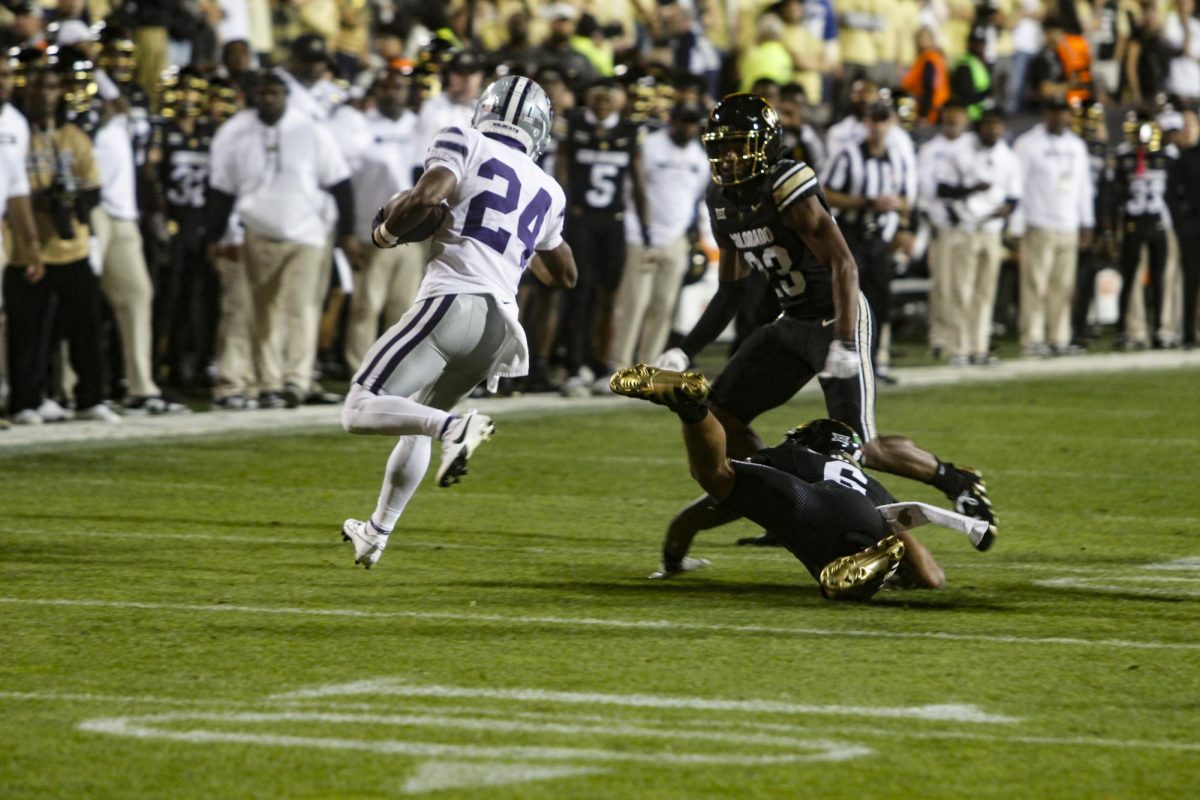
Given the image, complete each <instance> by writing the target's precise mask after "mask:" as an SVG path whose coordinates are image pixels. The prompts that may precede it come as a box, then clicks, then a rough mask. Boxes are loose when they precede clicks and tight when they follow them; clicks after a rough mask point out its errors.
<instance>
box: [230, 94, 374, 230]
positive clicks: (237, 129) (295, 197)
mask: <svg viewBox="0 0 1200 800" xmlns="http://www.w3.org/2000/svg"><path fill="white" fill-rule="evenodd" d="M349 177H350V168H349V167H348V166H347V165H346V160H345V159H344V158H343V157H342V154H341V151H340V150H339V149H338V146H337V143H336V142H335V141H334V139H333V136H332V135H331V134H330V133H329V131H327V130H325V128H324V127H323V126H321V125H314V124H313V123H312V120H311V118H309V117H308V116H307V115H305V114H303V113H301V112H298V111H295V110H293V109H290V108H289V109H288V110H287V111H286V112H285V113H284V115H283V117H282V118H281V119H280V120H279V121H278V122H277V123H276V124H275V125H270V126H268V125H265V124H263V122H262V121H261V120H260V119H259V118H258V116H257V114H253V113H252V112H251V114H250V115H248V116H242V115H240V114H239V115H238V116H236V117H234V118H233V119H231V120H229V121H228V122H226V123H225V124H224V125H222V126H221V127H220V128H219V129H217V133H216V136H214V137H213V143H212V150H211V161H210V164H209V179H208V180H209V183H210V184H211V185H212V186H213V188H215V189H218V190H219V191H222V192H225V193H226V194H231V195H233V196H234V197H235V198H236V202H235V204H234V210H235V211H236V212H237V214H238V216H239V217H240V218H241V220H242V224H243V225H244V226H245V227H246V229H247V230H249V231H252V232H254V233H257V234H259V235H261V236H266V237H269V238H272V239H281V240H286V241H290V242H298V243H300V244H305V245H309V246H311V247H324V246H325V243H326V240H327V235H328V225H327V224H326V223H325V222H324V221H323V219H322V216H321V214H322V210H323V208H324V205H325V197H326V192H325V189H327V188H329V187H332V186H334V185H336V184H338V183H341V182H342V181H344V180H346V179H347V178H349Z"/></svg>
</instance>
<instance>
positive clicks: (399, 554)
mask: <svg viewBox="0 0 1200 800" xmlns="http://www.w3.org/2000/svg"><path fill="white" fill-rule="evenodd" d="M1196 387H1197V379H1196V375H1195V374H1194V373H1188V372H1182V371H1180V372H1166V373H1150V374H1146V373H1140V374H1137V375H1134V376H1131V377H1127V378H1114V377H1109V376H1100V377H1088V378H1073V379H1071V380H1069V381H1067V380H1063V381H1027V382H1015V383H1004V384H991V385H979V386H973V387H972V386H968V387H956V388H952V389H951V388H942V389H928V390H905V391H891V392H889V393H886V394H885V395H884V396H883V397H882V399H881V402H880V408H879V421H880V427H881V429H882V430H884V431H885V432H902V433H906V434H909V435H911V436H913V437H914V438H916V439H917V440H918V441H919V442H921V443H922V444H923V445H925V446H926V447H928V448H929V449H931V450H933V451H934V452H936V453H938V454H939V455H942V456H943V457H945V458H947V459H949V460H957V461H959V462H961V463H968V464H974V465H976V466H979V467H981V468H983V469H984V470H985V472H986V474H987V477H988V478H989V482H990V486H991V494H992V497H993V499H994V501H995V503H996V507H997V509H998V511H999V513H1000V515H1001V524H1002V528H1001V535H1000V538H999V539H998V541H997V544H996V547H995V548H994V549H993V550H992V551H991V552H989V553H986V554H981V553H977V552H975V551H974V550H973V549H972V548H971V547H970V545H969V543H968V542H967V541H966V539H965V538H964V537H962V536H961V535H959V534H954V533H951V532H948V531H943V530H934V529H931V528H923V529H921V530H919V531H918V532H917V533H918V535H919V536H920V537H921V538H922V540H923V541H925V542H926V544H928V545H929V546H930V547H931V549H932V550H933V551H934V553H935V554H936V555H937V556H938V557H939V559H940V560H941V561H942V563H943V565H944V566H945V567H946V573H947V579H948V582H949V585H948V587H947V588H946V589H945V590H944V591H942V592H936V593H935V592H924V593H912V592H910V593H885V594H882V595H880V596H879V597H878V598H877V599H876V600H875V601H873V602H871V603H868V604H857V605H851V604H846V605H835V604H831V603H828V602H826V601H823V600H821V599H820V598H819V595H818V592H817V589H816V586H815V584H814V583H813V581H812V580H811V579H810V577H809V576H808V574H807V573H806V572H805V571H804V570H803V568H802V567H801V566H800V564H799V563H798V562H796V561H794V560H793V559H791V557H790V556H788V555H787V554H786V553H784V552H783V551H778V550H771V551H765V552H764V551H761V550H755V551H752V552H750V551H747V550H746V549H745V548H736V547H735V546H734V545H733V540H734V539H735V538H736V537H737V536H739V535H745V534H746V533H747V532H748V531H749V530H750V528H749V527H748V526H746V525H745V524H741V525H736V526H731V527H730V528H728V529H726V530H722V531H715V532H712V533H710V534H705V535H702V536H701V538H700V539H699V540H698V541H697V546H696V548H695V551H694V552H695V553H696V554H698V555H701V556H704V557H707V558H709V559H711V560H712V562H713V564H712V566H711V567H710V568H709V569H708V570H707V571H704V572H702V573H698V574H693V575H688V576H685V577H683V578H680V579H678V580H675V581H670V582H651V581H648V580H646V578H645V576H646V574H648V573H649V572H650V571H651V570H652V569H653V568H654V567H655V566H656V564H657V562H658V547H659V542H660V537H661V533H662V529H663V526H664V524H665V523H666V521H667V520H668V518H669V517H670V515H671V513H672V512H673V511H674V510H675V509H676V508H677V507H678V506H679V505H680V504H682V503H683V502H685V501H687V500H690V499H691V498H692V497H694V496H695V495H696V494H697V493H698V492H697V490H696V488H695V487H694V485H693V484H692V483H691V481H690V480H689V478H688V476H687V474H686V466H685V464H684V460H683V449H682V444H681V442H680V440H679V436H678V431H677V425H676V423H675V421H674V419H673V418H672V417H671V416H670V415H669V414H667V413H666V412H664V411H662V410H661V409H656V408H653V407H649V406H644V405H643V404H638V403H634V402H632V401H623V400H615V401H614V405H613V410H612V411H608V412H602V413H591V414H561V415H554V416H548V417H542V418H538V419H535V418H529V417H521V416H519V415H516V416H507V417H500V418H498V429H499V430H498V434H497V436H496V438H495V440H494V441H493V442H492V443H489V444H488V445H487V446H486V447H485V448H483V449H481V450H480V451H479V454H478V455H477V456H476V458H475V460H473V461H472V471H471V475H470V476H468V477H467V478H466V480H465V481H464V483H463V484H462V485H460V486H456V487H453V488H452V489H449V490H441V489H437V488H435V487H434V486H433V485H432V483H428V484H427V485H426V486H424V487H422V489H421V491H420V492H418V494H417V496H416V498H415V499H414V501H413V502H412V504H411V505H410V507H409V511H408V513H407V514H406V516H405V518H404V519H403V521H402V528H401V529H398V533H397V534H396V535H395V536H393V542H392V544H391V546H390V548H389V549H388V551H387V553H386V554H385V556H384V558H383V560H382V561H381V562H380V564H379V566H378V567H377V568H376V569H374V570H372V571H370V572H364V571H363V570H361V569H357V568H354V567H352V565H351V562H352V555H351V552H352V551H351V549H350V547H349V545H346V544H343V543H342V542H341V541H340V537H339V536H338V535H337V533H338V530H339V526H340V523H341V520H342V518H343V517H345V516H359V515H363V514H366V513H368V512H369V510H370V509H371V507H372V505H373V503H374V499H375V495H376V492H377V488H378V487H377V482H378V476H379V473H380V470H381V469H382V466H383V462H384V460H385V458H386V455H387V452H388V450H389V448H390V442H389V441H388V440H386V439H383V438H356V437H351V436H348V435H345V434H342V433H340V432H334V431H331V432H329V433H307V434H303V435H300V434H294V435H286V436H284V435H275V436H267V437H258V438H239V439H232V438H203V439H196V440H192V441H174V442H164V443H154V444H139V445H136V446H133V445H125V446H117V447H111V446H104V447H98V446H91V447H84V448H75V449H71V450H63V451H60V452H45V451H40V452H36V453H30V452H19V451H18V452H9V453H6V454H4V455H3V456H0V470H3V476H4V477H3V483H4V491H3V495H2V497H3V500H2V501H0V502H2V505H3V513H2V514H0V607H2V612H0V613H2V614H3V616H2V617H0V797H3V798H24V797H50V798H122V799H125V798H183V797H196V798H241V797H264V798H272V797H288V798H315V797H323V798H363V797H393V796H402V795H410V794H411V795H423V796H430V797H469V798H489V799H490V798H709V797H711V798H718V797H719V798H751V797H764V798H766V797H770V798H774V797H817V796H819V797H830V798H853V797H883V798H915V797H921V798H942V797H944V798H962V797H972V798H1050V797H1102V798H1169V797H1184V796H1189V795H1191V794H1192V793H1194V791H1195V786H1196V785H1197V783H1198V782H1200V630H1198V627H1197V618H1198V617H1197V611H1198V610H1200V535H1198V530H1200V492H1198V491H1197V479H1196V474H1197V472H1198V471H1200V404H1198V403H1197V399H1196ZM820 415H821V408H820V406H819V405H818V404H817V402H816V401H815V400H807V399H806V400H803V401H801V402H797V403H794V404H792V405H790V406H788V407H786V408H784V409H780V410H778V411H776V412H773V413H771V414H769V415H768V416H766V417H764V418H763V419H762V420H761V421H760V425H759V428H760V430H762V431H764V432H766V431H770V432H772V433H773V434H775V433H781V432H782V431H783V430H784V429H786V428H787V427H790V426H791V425H794V424H796V423H797V422H800V421H802V420H804V419H807V418H809V417H813V416H820ZM884 480H885V483H887V484H888V486H889V488H891V489H892V490H893V492H895V493H896V494H897V495H898V496H900V497H901V498H902V499H919V500H926V501H931V502H939V501H940V500H941V498H940V497H938V496H937V495H936V493H935V492H933V491H932V490H929V489H928V488H927V487H925V486H920V485H917V484H913V483H909V482H906V481H903V480H901V479H894V478H890V477H886V478H884Z"/></svg>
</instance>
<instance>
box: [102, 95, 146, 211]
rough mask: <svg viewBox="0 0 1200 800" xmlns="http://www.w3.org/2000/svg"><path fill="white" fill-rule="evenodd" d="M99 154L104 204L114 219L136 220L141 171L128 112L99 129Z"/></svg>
mask: <svg viewBox="0 0 1200 800" xmlns="http://www.w3.org/2000/svg"><path fill="white" fill-rule="evenodd" d="M95 154H96V164H97V166H99V167H100V207H101V208H103V209H104V211H105V213H107V214H108V215H109V216H110V217H112V218H113V219H121V220H136V219H137V218H138V206H137V174H136V170H135V168H134V164H133V145H132V143H131V142H130V139H129V118H128V117H127V116H126V115H124V114H117V115H116V116H114V117H113V118H112V119H110V120H109V121H108V122H106V123H104V126H103V127H102V128H100V130H98V131H96V143H95Z"/></svg>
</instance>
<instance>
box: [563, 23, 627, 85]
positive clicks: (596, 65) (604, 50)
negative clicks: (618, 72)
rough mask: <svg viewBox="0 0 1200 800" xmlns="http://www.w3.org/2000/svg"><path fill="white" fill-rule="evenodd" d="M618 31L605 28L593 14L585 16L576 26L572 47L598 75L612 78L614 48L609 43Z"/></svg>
mask: <svg viewBox="0 0 1200 800" xmlns="http://www.w3.org/2000/svg"><path fill="white" fill-rule="evenodd" d="M619 32H620V31H619V26H618V30H613V29H611V28H603V27H601V26H600V23H599V22H597V21H596V18H595V17H593V16H592V15H591V14H584V15H583V16H582V17H580V18H579V23H578V24H577V25H576V26H575V35H574V36H573V37H571V46H572V47H574V48H575V49H576V50H578V51H579V52H580V53H582V54H583V55H584V56H585V57H586V58H587V60H588V61H590V62H591V64H592V69H593V70H595V72H596V74H597V75H602V76H604V77H612V74H613V48H612V43H611V42H610V41H609V36H610V34H619Z"/></svg>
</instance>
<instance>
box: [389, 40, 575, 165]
mask: <svg viewBox="0 0 1200 800" xmlns="http://www.w3.org/2000/svg"><path fill="white" fill-rule="evenodd" d="M581 58H582V56H581ZM442 77H443V80H444V83H443V85H442V93H441V94H439V95H437V96H436V97H431V98H429V99H428V100H426V101H425V102H423V103H422V104H421V111H420V113H419V114H418V115H417V135H416V139H415V140H414V142H413V151H412V152H413V159H414V161H413V172H414V178H413V181H414V183H415V181H416V175H417V174H419V173H421V172H422V171H424V165H425V151H426V150H428V149H429V145H431V144H433V137H434V135H436V134H437V132H438V131H440V130H441V129H442V128H446V127H450V126H453V125H457V126H459V127H462V128H466V127H470V125H471V116H472V115H473V114H474V113H475V100H476V98H478V97H479V90H480V89H481V88H482V86H483V60H482V59H481V58H480V57H479V55H478V54H477V53H475V52H474V51H472V50H461V51H459V52H458V53H456V54H455V55H454V57H453V58H452V59H451V60H450V62H449V63H448V64H447V65H446V69H445V72H443V74H442Z"/></svg>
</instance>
